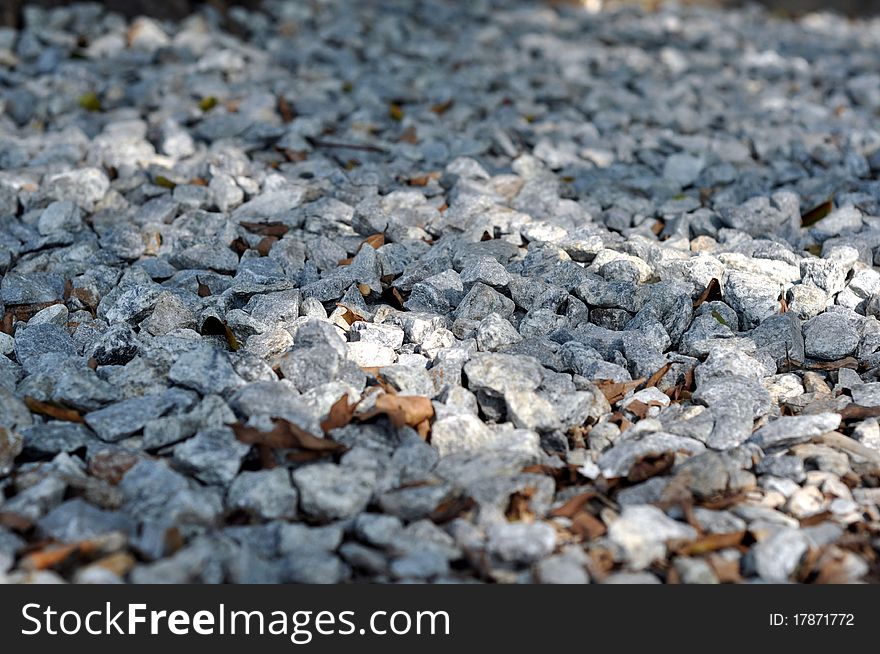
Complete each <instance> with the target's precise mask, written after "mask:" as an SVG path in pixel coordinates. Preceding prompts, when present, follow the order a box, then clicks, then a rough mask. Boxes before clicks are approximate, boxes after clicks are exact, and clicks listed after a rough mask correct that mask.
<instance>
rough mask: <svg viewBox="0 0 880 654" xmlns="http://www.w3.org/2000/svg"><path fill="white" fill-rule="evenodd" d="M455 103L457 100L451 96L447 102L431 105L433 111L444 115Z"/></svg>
mask: <svg viewBox="0 0 880 654" xmlns="http://www.w3.org/2000/svg"><path fill="white" fill-rule="evenodd" d="M454 104H455V100H453V99H452V98H450V99H449V100H446V101H445V102H440V103H438V104H435V105H433V106H432V107H431V111H432V112H434V113H435V114H437V115H438V116H442V115H443V114H445V113H446V112H447V111H449V110H450V109H452V106H453V105H454Z"/></svg>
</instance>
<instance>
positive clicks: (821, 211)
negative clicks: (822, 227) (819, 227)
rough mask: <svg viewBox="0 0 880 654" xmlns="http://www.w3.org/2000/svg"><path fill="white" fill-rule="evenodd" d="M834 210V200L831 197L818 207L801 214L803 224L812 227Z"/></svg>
mask: <svg viewBox="0 0 880 654" xmlns="http://www.w3.org/2000/svg"><path fill="white" fill-rule="evenodd" d="M832 211H834V200H833V199H831V198H829V199H828V200H825V202H823V203H822V204H820V205H819V206H818V207H813V208H812V209H810V210H809V211H808V212H807V213H805V214H803V215H802V216H801V226H802V227H811V226H813V225H815V224H816V223H817V222H819V221H820V220H822V219H823V218H824V217H825V216H827V215H828V214H830V213H831V212H832Z"/></svg>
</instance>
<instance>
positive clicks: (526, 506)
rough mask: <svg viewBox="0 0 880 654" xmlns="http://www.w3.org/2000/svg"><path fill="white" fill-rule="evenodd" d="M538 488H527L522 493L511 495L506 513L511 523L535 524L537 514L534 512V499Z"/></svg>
mask: <svg viewBox="0 0 880 654" xmlns="http://www.w3.org/2000/svg"><path fill="white" fill-rule="evenodd" d="M536 490H537V489H536V488H535V487H534V486H527V487H526V488H524V489H522V490H521V491H516V492H515V493H511V495H510V499H509V500H508V502H507V509H506V510H505V511H504V517H506V518H507V520H508V521H509V522H534V521H535V518H536V517H537V516H535V512H534V511H532V505H531V502H532V497H534V495H535V492H536Z"/></svg>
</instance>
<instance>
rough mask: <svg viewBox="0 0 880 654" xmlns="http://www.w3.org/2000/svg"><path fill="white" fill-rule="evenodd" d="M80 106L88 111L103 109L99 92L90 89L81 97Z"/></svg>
mask: <svg viewBox="0 0 880 654" xmlns="http://www.w3.org/2000/svg"><path fill="white" fill-rule="evenodd" d="M79 106H80V107H82V108H83V109H85V110H86V111H101V99H100V98H99V97H98V94H97V93H95V92H94V91H89V92H88V93H84V94H83V95H81V96H80V97H79Z"/></svg>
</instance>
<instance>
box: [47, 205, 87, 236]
mask: <svg viewBox="0 0 880 654" xmlns="http://www.w3.org/2000/svg"><path fill="white" fill-rule="evenodd" d="M82 228H83V221H82V212H81V211H80V209H79V207H77V206H76V205H75V204H74V203H73V202H53V203H52V204H50V205H49V206H48V207H46V208H45V209H44V210H43V213H41V214H40V218H39V220H38V221H37V230H38V231H39V232H40V234H42V235H43V236H47V235H49V234H56V233H59V232H61V233H66V232H78V231H79V230H81V229H82Z"/></svg>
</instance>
